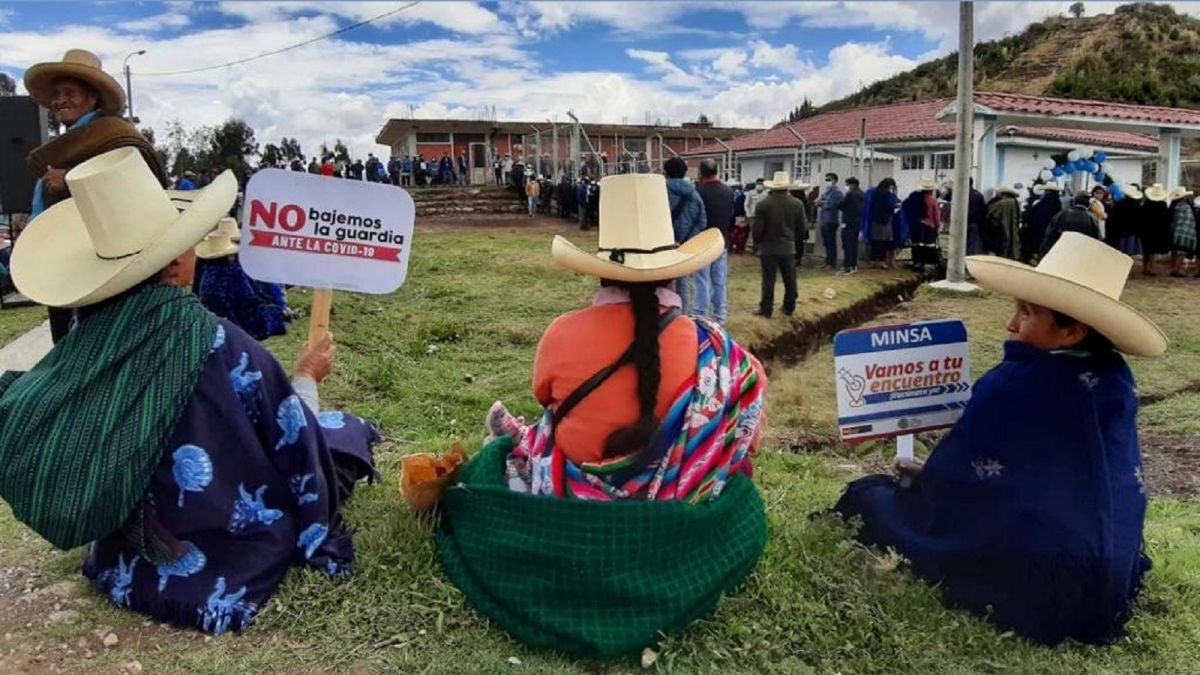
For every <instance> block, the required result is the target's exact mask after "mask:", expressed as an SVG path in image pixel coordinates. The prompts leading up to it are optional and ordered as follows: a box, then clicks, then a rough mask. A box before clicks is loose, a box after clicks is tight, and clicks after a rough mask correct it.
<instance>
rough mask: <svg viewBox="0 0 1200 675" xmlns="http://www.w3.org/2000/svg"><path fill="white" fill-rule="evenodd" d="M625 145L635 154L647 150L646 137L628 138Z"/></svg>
mask: <svg viewBox="0 0 1200 675" xmlns="http://www.w3.org/2000/svg"><path fill="white" fill-rule="evenodd" d="M623 145H624V146H625V150H627V151H628V152H631V153H633V154H635V155H636V154H638V153H639V152H646V139H644V138H626V139H624V141H623Z"/></svg>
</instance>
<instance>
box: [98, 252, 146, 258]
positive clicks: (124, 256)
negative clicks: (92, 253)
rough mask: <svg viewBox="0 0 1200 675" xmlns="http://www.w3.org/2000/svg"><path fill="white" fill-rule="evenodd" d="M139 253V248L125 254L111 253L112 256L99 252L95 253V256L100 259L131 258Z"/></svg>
mask: <svg viewBox="0 0 1200 675" xmlns="http://www.w3.org/2000/svg"><path fill="white" fill-rule="evenodd" d="M139 253H141V251H140V250H139V251H134V252H133V253H126V254H125V255H113V256H108V255H100V254H99V253H97V254H96V257H97V258H99V259H101V260H124V259H125V258H131V257H133V256H135V255H137V254H139Z"/></svg>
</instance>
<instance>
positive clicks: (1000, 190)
mask: <svg viewBox="0 0 1200 675" xmlns="http://www.w3.org/2000/svg"><path fill="white" fill-rule="evenodd" d="M996 194H997V195H1012V196H1014V197H1020V196H1021V193H1020V192H1017V190H1016V189H1015V188H1013V187H1012V186H1009V185H997V186H996Z"/></svg>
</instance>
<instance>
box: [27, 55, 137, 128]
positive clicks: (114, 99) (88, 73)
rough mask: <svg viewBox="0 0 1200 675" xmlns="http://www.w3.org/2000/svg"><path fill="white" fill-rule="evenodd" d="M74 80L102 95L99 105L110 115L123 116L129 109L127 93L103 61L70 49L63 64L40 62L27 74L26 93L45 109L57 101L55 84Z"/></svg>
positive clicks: (61, 62) (98, 101)
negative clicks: (66, 79)
mask: <svg viewBox="0 0 1200 675" xmlns="http://www.w3.org/2000/svg"><path fill="white" fill-rule="evenodd" d="M61 77H73V78H75V79H77V80H82V81H83V82H86V83H88V85H90V86H91V87H92V88H94V89H95V90H96V92H97V94H99V99H98V100H97V105H99V106H100V109H101V110H103V111H104V112H105V113H106V114H109V115H120V114H121V111H122V110H124V109H125V90H124V89H121V85H120V84H118V83H117V81H116V80H115V79H113V77H112V75H109V74H108V73H106V72H104V70H103V69H101V67H100V59H99V57H97V56H96V55H95V54H93V53H91V52H89V51H87V50H86V49H69V50H67V53H66V54H63V57H62V61H49V62H46V63H37V64H34V65H32V66H30V67H29V69H28V70H26V71H25V90H26V91H28V92H29V95H30V96H31V97H33V100H34V101H35V102H37V104H38V105H40V106H42V107H43V108H49V107H50V103H51V100H52V99H53V98H54V81H55V80H57V79H59V78H61Z"/></svg>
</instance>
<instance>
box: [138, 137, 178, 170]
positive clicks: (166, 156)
mask: <svg viewBox="0 0 1200 675" xmlns="http://www.w3.org/2000/svg"><path fill="white" fill-rule="evenodd" d="M138 131H139V132H140V133H141V134H142V136H143V137H144V138H145V139H146V140H147V141H148V142H149V143H150V145H152V146H154V153H155V154H157V155H158V161H159V162H162V165H163V168H167V167H169V166H171V162H170V156H171V153H170V150H168V148H167V146H165V145H159V144H158V143H156V142H155V139H154V129H152V128H151V127H142V128H141V129H138Z"/></svg>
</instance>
